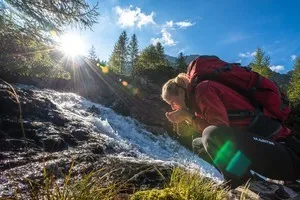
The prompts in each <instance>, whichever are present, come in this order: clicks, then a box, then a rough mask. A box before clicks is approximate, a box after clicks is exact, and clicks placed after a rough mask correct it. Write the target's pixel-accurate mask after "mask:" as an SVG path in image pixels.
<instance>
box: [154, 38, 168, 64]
mask: <svg viewBox="0 0 300 200" xmlns="http://www.w3.org/2000/svg"><path fill="white" fill-rule="evenodd" d="M155 48H156V53H157V65H160V66H166V65H167V59H166V58H165V48H164V47H163V46H162V44H161V43H160V42H157V43H156V45H155Z"/></svg>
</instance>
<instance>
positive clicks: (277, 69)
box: [270, 65, 285, 72]
mask: <svg viewBox="0 0 300 200" xmlns="http://www.w3.org/2000/svg"><path fill="white" fill-rule="evenodd" d="M270 69H271V70H272V71H274V72H281V71H283V70H285V68H284V66H283V65H273V66H271V67H270Z"/></svg>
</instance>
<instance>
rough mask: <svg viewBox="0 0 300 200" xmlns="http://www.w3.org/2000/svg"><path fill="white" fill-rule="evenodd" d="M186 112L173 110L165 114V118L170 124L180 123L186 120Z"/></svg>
mask: <svg viewBox="0 0 300 200" xmlns="http://www.w3.org/2000/svg"><path fill="white" fill-rule="evenodd" d="M187 116H188V112H187V111H186V110H182V109H181V110H175V111H172V112H166V117H167V118H168V120H169V121H170V122H173V123H180V122H182V121H184V120H186V119H187Z"/></svg>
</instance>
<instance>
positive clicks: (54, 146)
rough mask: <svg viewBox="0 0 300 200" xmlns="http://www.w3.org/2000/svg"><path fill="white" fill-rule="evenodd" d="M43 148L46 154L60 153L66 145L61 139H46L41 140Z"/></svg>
mask: <svg viewBox="0 0 300 200" xmlns="http://www.w3.org/2000/svg"><path fill="white" fill-rule="evenodd" d="M42 143H43V148H44V150H45V151H47V152H56V151H62V150H64V149H66V148H67V144H66V143H65V141H64V140H63V139H62V138H58V137H47V138H45V139H43V140H42Z"/></svg>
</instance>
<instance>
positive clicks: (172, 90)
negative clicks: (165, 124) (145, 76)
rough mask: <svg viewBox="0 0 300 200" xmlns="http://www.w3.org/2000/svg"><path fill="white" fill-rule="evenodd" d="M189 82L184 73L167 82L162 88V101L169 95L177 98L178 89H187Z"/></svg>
mask: <svg viewBox="0 0 300 200" xmlns="http://www.w3.org/2000/svg"><path fill="white" fill-rule="evenodd" d="M189 82H190V79H189V78H188V76H187V74H185V73H180V74H178V75H177V76H176V77H175V78H172V79H170V80H168V81H167V82H166V83H165V84H164V85H163V87H162V93H161V97H162V99H163V100H164V101H166V99H167V97H168V96H170V95H174V96H177V95H178V94H179V93H178V89H179V88H183V89H187V87H188V84H189Z"/></svg>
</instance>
